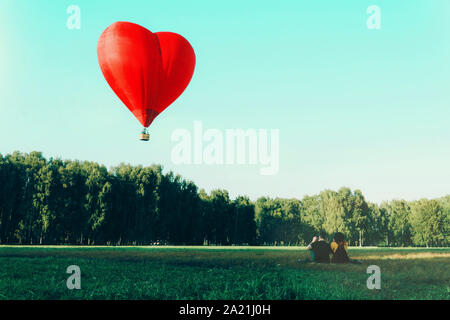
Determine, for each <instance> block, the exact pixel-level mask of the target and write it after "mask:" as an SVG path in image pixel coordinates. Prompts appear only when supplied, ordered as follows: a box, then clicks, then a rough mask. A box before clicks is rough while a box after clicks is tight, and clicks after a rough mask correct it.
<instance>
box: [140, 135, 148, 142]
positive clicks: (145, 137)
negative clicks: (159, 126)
mask: <svg viewBox="0 0 450 320" xmlns="http://www.w3.org/2000/svg"><path fill="white" fill-rule="evenodd" d="M139 140H141V141H148V140H150V135H149V134H148V133H141V134H140V135H139Z"/></svg>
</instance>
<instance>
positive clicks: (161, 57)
mask: <svg viewBox="0 0 450 320" xmlns="http://www.w3.org/2000/svg"><path fill="white" fill-rule="evenodd" d="M97 56H98V61H99V64H100V69H101V70H102V73H103V75H104V77H105V79H106V81H107V82H108V84H109V85H110V87H111V88H112V90H113V91H114V92H115V93H116V95H117V96H118V97H119V98H120V100H121V101H122V102H123V103H124V104H125V105H126V106H127V107H128V109H129V110H130V111H131V112H132V113H133V114H134V116H135V117H136V118H137V119H138V120H139V122H140V123H141V124H142V125H143V126H144V127H146V128H147V127H148V126H149V125H150V124H151V123H152V121H153V120H154V119H155V118H156V117H157V116H158V115H159V114H160V113H161V112H162V111H163V110H164V109H166V108H167V107H168V106H169V105H170V104H172V103H173V102H174V101H175V100H176V99H177V98H178V97H179V96H180V95H181V94H182V93H183V91H184V90H185V89H186V87H187V86H188V84H189V82H190V81H191V78H192V75H193V73H194V68H195V53H194V49H192V46H191V45H190V44H189V42H188V41H187V40H186V39H185V38H183V37H182V36H180V35H179V34H176V33H173V32H156V33H153V32H151V31H149V30H147V29H146V28H144V27H141V26H139V25H137V24H134V23H130V22H115V23H113V24H112V25H110V26H109V27H108V28H106V30H105V31H104V32H103V33H102V35H101V36H100V38H99V40H98V44H97Z"/></svg>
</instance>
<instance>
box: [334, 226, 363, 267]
mask: <svg viewBox="0 0 450 320" xmlns="http://www.w3.org/2000/svg"><path fill="white" fill-rule="evenodd" d="M330 247H331V252H332V253H333V256H332V257H331V262H332V263H348V262H350V263H358V264H359V263H361V261H358V260H353V259H350V258H349V256H348V253H347V248H348V245H347V241H345V236H344V234H343V233H342V232H336V233H335V234H334V237H333V242H332V243H331V245H330Z"/></svg>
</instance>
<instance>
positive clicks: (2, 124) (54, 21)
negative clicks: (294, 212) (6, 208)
mask: <svg viewBox="0 0 450 320" xmlns="http://www.w3.org/2000/svg"><path fill="white" fill-rule="evenodd" d="M70 5H76V6H78V7H79V8H80V12H81V19H80V21H81V24H80V29H69V28H67V19H68V18H69V17H70V16H71V14H68V13H67V8H68V7H69V6H70ZM370 5H377V6H378V7H379V8H380V12H381V18H380V19H381V20H380V21H381V28H380V29H369V28H368V27H367V24H366V21H367V19H368V18H369V16H370V14H367V12H366V9H367V8H368V7H369V6H370ZM449 12H450V1H448V0H433V1H429V0H415V1H408V0H396V1H387V0H371V1H365V0H348V1H339V2H338V1H333V0H327V1H325V0H316V1H298V0H295V1H282V0H280V1H277V2H274V1H261V0H259V1H235V0H227V1H195V0H193V1H170V0H168V1H151V0H149V1H140V0H128V1H111V0H108V1H106V0H105V1H102V0H96V1H90V0H71V1H62V0H58V1H55V0H38V1H36V0H0V153H2V154H8V153H11V152H13V151H15V150H19V151H22V152H31V151H42V152H43V154H44V155H45V156H46V157H48V158H49V157H54V158H62V159H78V160H89V161H96V162H99V163H102V164H105V165H106V166H108V167H110V166H114V165H117V164H119V163H122V162H124V163H130V164H133V165H143V166H149V165H152V164H161V165H163V166H164V168H165V170H166V171H169V170H172V171H174V172H176V173H179V174H180V175H182V176H183V177H184V178H186V179H189V180H192V181H194V182H195V183H196V184H197V185H198V186H199V187H200V188H204V189H206V190H207V191H210V190H212V189H217V188H220V189H226V190H228V191H229V192H230V195H231V196H232V197H235V196H237V195H248V196H250V198H252V199H256V198H257V197H259V196H270V197H289V198H290V197H296V198H302V197H303V196H305V195H313V194H317V193H319V192H320V191H322V190H325V189H334V190H337V189H339V188H340V187H343V186H346V187H349V188H351V189H360V190H361V191H362V192H363V194H364V195H365V196H366V199H367V200H369V201H373V202H381V201H384V200H392V199H406V200H414V199H420V198H424V197H426V198H435V197H441V196H444V195H446V194H450V188H449V187H450V165H449V164H450V126H449V120H450V63H449V62H450V41H449V39H450V38H449V34H450V19H448V13H449ZM116 21H130V22H134V23H137V24H140V25H142V26H144V27H146V28H148V29H149V30H151V31H153V32H157V31H172V32H176V33H179V34H181V35H183V36H184V37H185V38H186V39H187V40H188V41H189V42H190V43H191V45H192V46H193V48H194V50H195V53H196V59H197V64H196V69H195V72H194V76H193V78H192V81H191V83H190V84H189V86H188V88H187V89H186V90H185V92H184V93H183V95H182V96H181V97H180V98H179V99H178V100H176V101H175V102H174V103H173V104H172V105H171V106H170V107H169V108H168V109H167V110H165V111H164V112H163V113H162V114H161V115H159V116H158V117H157V118H156V120H155V121H154V122H153V124H152V125H151V127H150V136H151V139H150V141H149V142H148V143H144V142H141V141H139V140H138V139H137V135H138V133H139V132H140V130H141V129H142V128H141V126H140V124H139V122H138V121H137V120H136V119H135V118H134V117H133V116H132V114H131V113H130V112H129V111H128V109H127V108H126V107H125V106H124V105H123V104H122V102H121V101H120V100H119V99H118V98H117V97H116V96H115V94H114V93H113V92H112V90H111V89H110V88H109V86H108V84H107V83H106V81H105V80H104V78H103V75H102V73H101V71H100V68H99V66H98V61H97V53H96V47H97V40H98V38H99V36H100V35H101V33H102V32H103V31H104V29H105V28H106V27H108V26H109V25H110V24H112V23H114V22H116ZM194 121H201V123H202V125H203V127H204V128H205V129H207V128H215V129H218V130H222V131H223V132H225V130H227V129H256V130H258V129H266V130H270V129H278V130H279V170H278V173H277V174H275V175H261V174H260V167H261V166H259V165H251V164H244V165H239V164H234V165H207V164H200V165H199V164H197V165H195V164H190V165H188V164H184V165H179V164H176V163H174V161H173V160H172V158H171V152H172V150H173V148H174V146H175V144H176V143H175V142H174V141H172V140H171V135H172V133H173V132H174V131H175V130H177V129H187V130H189V131H193V126H194Z"/></svg>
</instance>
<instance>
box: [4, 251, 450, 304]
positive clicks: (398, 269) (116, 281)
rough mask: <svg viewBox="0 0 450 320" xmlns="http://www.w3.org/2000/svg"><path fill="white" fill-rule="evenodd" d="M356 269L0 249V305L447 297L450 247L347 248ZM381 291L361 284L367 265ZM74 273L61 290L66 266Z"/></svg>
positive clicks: (191, 256)
mask: <svg viewBox="0 0 450 320" xmlns="http://www.w3.org/2000/svg"><path fill="white" fill-rule="evenodd" d="M350 255H351V256H352V257H353V258H356V259H360V260H362V261H363V264H362V265H333V264H330V265H322V264H299V263H297V259H298V258H306V257H308V252H307V251H306V250H305V248H298V247H290V248H287V247H259V248H257V247H70V246H65V247H54V246H46V247H42V246H39V247H32V246H26V247H25V246H24V247H18V246H0V299H449V298H450V268H449V266H450V248H442V249H416V248H402V249H388V248H351V249H350ZM372 264H374V265H378V266H379V267H380V268H381V279H382V280H381V289H380V290H369V289H367V286H366V281H367V278H368V277H369V274H367V273H366V270H367V267H368V266H369V265H372ZM69 265H78V266H79V267H80V268H81V279H82V280H81V286H82V289H81V290H68V289H67V287H66V280H67V278H68V277H69V275H68V274H66V268H67V267H68V266H69Z"/></svg>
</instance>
